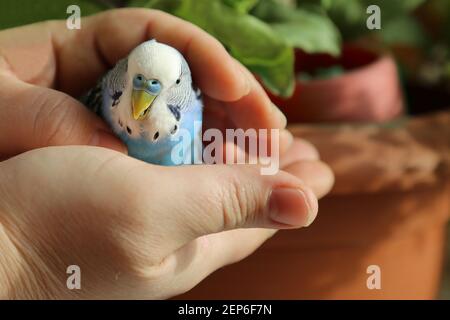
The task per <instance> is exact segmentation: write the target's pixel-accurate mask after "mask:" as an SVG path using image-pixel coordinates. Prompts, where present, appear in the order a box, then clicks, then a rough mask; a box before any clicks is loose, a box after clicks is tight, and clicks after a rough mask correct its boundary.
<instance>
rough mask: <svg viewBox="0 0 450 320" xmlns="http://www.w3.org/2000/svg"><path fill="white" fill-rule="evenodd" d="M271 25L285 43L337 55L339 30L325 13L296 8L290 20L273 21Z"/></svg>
mask: <svg viewBox="0 0 450 320" xmlns="http://www.w3.org/2000/svg"><path fill="white" fill-rule="evenodd" d="M272 27H273V28H274V29H275V31H277V32H278V34H279V35H280V36H281V37H283V38H284V39H285V40H286V41H287V43H289V44H290V45H292V46H293V47H295V48H299V49H302V50H304V51H305V52H308V53H329V54H331V55H335V56H337V55H339V54H340V52H341V37H340V33H339V30H338V29H337V28H336V26H335V25H334V24H333V22H332V21H331V20H330V19H329V18H328V17H327V16H325V15H323V14H319V13H314V12H308V11H305V10H301V9H297V10H295V11H294V12H293V14H292V18H291V20H289V21H287V22H285V23H274V24H272Z"/></svg>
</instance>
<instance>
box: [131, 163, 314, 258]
mask: <svg viewBox="0 0 450 320" xmlns="http://www.w3.org/2000/svg"><path fill="white" fill-rule="evenodd" d="M146 168H147V170H144V168H142V169H141V170H140V171H139V181H140V182H139V185H141V187H139V185H138V186H136V183H137V182H134V188H136V187H138V189H139V190H148V189H149V185H148V184H149V182H148V181H156V180H155V179H157V181H158V184H157V190H158V192H157V193H155V191H153V193H152V194H151V195H150V194H147V193H146V192H142V193H141V194H138V195H136V196H137V199H135V201H133V202H134V203H137V204H138V205H139V206H142V204H145V203H146V202H148V201H149V198H150V199H151V201H152V203H160V204H164V212H171V213H172V214H171V215H170V216H167V215H166V216H165V217H164V219H161V217H160V216H161V213H159V212H158V211H154V212H152V215H157V216H158V219H159V221H161V225H160V228H161V230H164V233H162V234H160V235H158V236H159V237H162V238H164V240H163V242H164V243H166V244H167V249H168V251H167V252H166V255H167V254H169V253H171V252H173V251H174V250H176V249H178V248H179V247H181V246H182V245H184V244H186V243H188V242H189V241H191V240H193V239H195V238H197V237H199V236H202V235H206V234H211V233H217V232H220V231H224V230H231V229H236V228H255V227H262V228H273V229H290V228H298V227H302V226H307V225H309V224H310V223H311V222H312V221H313V220H314V218H315V216H316V215H317V210H318V205H317V199H316V197H315V196H314V194H313V193H312V191H311V190H310V189H309V188H308V187H307V186H306V185H305V184H304V183H302V181H300V180H299V179H297V178H295V177H294V176H292V175H290V174H287V173H285V172H282V171H280V172H278V173H277V174H275V175H273V176H269V175H261V172H260V167H258V166H252V165H234V166H226V165H214V166H212V165H202V166H185V167H176V168H164V169H163V168H158V171H157V176H156V174H155V172H154V167H152V168H150V167H146ZM146 171H147V172H146ZM128 175H130V174H128ZM133 177H135V179H138V175H137V174H136V175H133ZM175 181H176V183H175ZM193 181H195V187H193V184H192V182H193ZM134 211H139V210H134ZM149 219H152V218H151V217H149ZM155 219H156V217H155ZM168 235H170V236H168Z"/></svg>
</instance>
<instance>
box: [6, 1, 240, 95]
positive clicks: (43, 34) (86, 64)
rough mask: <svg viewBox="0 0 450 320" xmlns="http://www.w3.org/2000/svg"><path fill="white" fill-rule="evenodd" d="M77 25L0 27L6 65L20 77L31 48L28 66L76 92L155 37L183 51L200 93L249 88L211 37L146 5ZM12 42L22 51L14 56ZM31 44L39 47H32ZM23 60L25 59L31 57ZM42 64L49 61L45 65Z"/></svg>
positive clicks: (229, 92) (24, 76) (23, 75)
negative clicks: (32, 38) (142, 7)
mask: <svg viewBox="0 0 450 320" xmlns="http://www.w3.org/2000/svg"><path fill="white" fill-rule="evenodd" d="M82 26H83V27H82V28H81V29H80V30H68V29H67V28H66V26H65V21H54V22H47V23H41V24H37V25H32V26H29V27H23V28H17V29H15V30H14V31H13V33H14V35H11V31H8V32H10V34H9V35H6V32H5V33H4V34H1V33H0V42H1V43H2V47H3V48H2V50H1V51H0V55H3V56H4V57H5V58H6V60H7V61H9V64H10V66H11V69H12V70H15V71H17V73H18V74H19V75H20V78H21V79H28V78H30V75H29V74H28V71H27V69H28V68H27V67H26V66H22V64H23V59H22V57H23V56H26V55H27V54H26V52H27V51H28V52H36V53H37V54H38V58H37V59H33V60H37V62H38V65H37V66H35V68H34V69H37V70H38V72H37V73H38V75H39V77H42V78H45V79H49V80H48V81H46V84H51V83H53V82H55V80H57V82H58V86H59V87H58V88H60V89H61V90H64V91H66V92H68V93H71V94H81V93H82V92H83V91H84V90H86V89H87V88H88V87H89V86H92V85H93V84H94V82H95V81H96V79H97V78H98V77H100V76H101V75H102V73H104V72H105V71H106V70H107V69H108V68H110V67H111V66H113V65H114V64H115V63H116V62H117V60H118V59H120V58H123V57H125V56H126V55H127V54H128V53H129V52H130V51H131V50H132V49H133V48H135V47H136V46H137V45H138V44H140V43H142V42H143V41H146V40H149V39H151V38H156V39H157V40H158V41H160V42H163V43H167V44H169V45H171V46H173V47H175V48H177V49H178V50H179V51H180V52H181V53H182V54H183V55H184V56H185V57H186V59H187V61H188V62H189V65H190V67H191V69H192V72H193V76H194V78H195V79H196V81H197V82H198V85H199V86H200V88H201V89H202V91H204V93H205V94H207V95H209V96H211V97H214V98H216V99H220V100H226V101H228V100H237V99H239V98H240V97H242V96H243V95H246V94H247V93H248V92H249V84H248V80H247V78H246V77H245V76H244V75H243V74H242V72H241V70H240V69H239V68H237V67H236V64H235V63H234V61H233V59H232V58H231V57H230V55H229V54H228V53H227V52H226V50H225V48H224V47H223V46H222V45H221V44H220V43H219V42H218V41H217V40H216V39H214V38H213V37H212V36H210V35H209V34H207V33H206V32H205V31H203V30H201V29H200V28H198V27H196V26H194V25H193V24H191V23H189V22H186V21H183V20H181V19H179V18H176V17H173V16H171V15H169V14H166V13H163V12H160V11H156V10H148V9H120V10H109V11H106V12H104V13H101V14H98V15H94V16H91V17H87V18H85V19H83V20H82ZM30 33H32V34H33V35H35V36H36V38H35V39H34V40H31V41H29V40H30V39H29V35H30ZM14 38H15V39H19V42H20V46H18V45H16V44H15V42H14ZM20 39H26V41H25V40H20ZM2 40H3V41H2ZM28 42H29V43H28ZM18 47H20V53H22V55H21V57H18V58H15V55H16V52H17V51H18ZM36 48H38V49H39V50H33V49H36ZM53 53H54V54H53ZM28 55H29V54H28ZM33 58H34V56H33ZM56 61H57V62H58V65H57V67H58V68H57V70H56V71H57V72H55V67H56ZM218 62H219V63H218ZM25 64H26V65H31V62H29V61H28V62H27V63H25ZM48 65H52V68H50V69H49V70H48V69H47V68H46V67H47V66H48ZM74 79H77V81H74Z"/></svg>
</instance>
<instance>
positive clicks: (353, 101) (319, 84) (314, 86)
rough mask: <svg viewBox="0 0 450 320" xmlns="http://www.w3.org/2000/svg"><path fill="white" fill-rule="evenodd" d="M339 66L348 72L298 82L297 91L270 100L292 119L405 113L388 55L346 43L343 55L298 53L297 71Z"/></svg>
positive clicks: (359, 118)
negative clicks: (287, 95)
mask: <svg viewBox="0 0 450 320" xmlns="http://www.w3.org/2000/svg"><path fill="white" fill-rule="evenodd" d="M333 65H340V66H343V67H344V68H345V70H347V72H346V73H344V74H343V75H340V76H336V77H333V78H330V79H323V80H312V81H308V82H302V81H297V83H296V87H295V90H294V94H293V96H292V97H290V98H289V99H287V100H285V99H282V98H279V97H276V96H273V95H270V93H269V95H270V96H271V99H272V100H273V101H274V103H275V104H276V105H278V106H279V107H280V108H281V110H282V111H283V112H284V113H285V114H286V115H287V117H288V118H289V119H290V120H291V121H292V122H323V121H327V122H337V121H386V120H390V119H393V118H395V117H396V116H398V115H399V114H401V113H402V110H403V97H402V92H401V88H400V84H399V80H398V78H399V77H398V73H397V67H396V64H395V61H394V59H393V58H392V57H391V56H389V55H384V54H383V55H379V54H377V53H375V52H374V51H370V50H368V49H362V48H359V47H356V46H350V45H348V46H345V47H344V49H343V52H342V55H341V57H340V58H333V57H331V56H328V55H323V54H319V55H309V54H305V53H303V52H301V51H297V52H296V63H295V70H296V71H297V72H300V71H313V70H316V69H317V68H326V67H330V66H333Z"/></svg>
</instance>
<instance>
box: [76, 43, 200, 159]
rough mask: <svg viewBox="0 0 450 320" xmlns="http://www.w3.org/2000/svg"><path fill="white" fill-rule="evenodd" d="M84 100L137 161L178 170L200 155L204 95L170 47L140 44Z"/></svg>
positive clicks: (159, 44)
mask: <svg viewBox="0 0 450 320" xmlns="http://www.w3.org/2000/svg"><path fill="white" fill-rule="evenodd" d="M81 101H82V102H83V103H84V104H85V105H86V106H87V107H88V108H89V109H90V110H92V111H93V112H95V113H96V114H97V115H99V116H100V117H101V118H102V119H103V120H104V121H105V122H106V123H107V124H108V125H109V127H110V128H111V129H112V131H113V132H114V133H115V134H116V135H117V136H118V137H119V138H120V139H121V140H122V141H123V142H124V143H125V145H126V146H127V148H128V155H130V156H132V157H134V158H137V159H139V160H142V161H145V162H148V163H152V164H157V165H163V166H174V165H180V164H193V163H194V162H195V161H196V159H198V157H201V150H202V143H201V130H202V128H201V124H202V113H203V101H202V94H201V91H200V90H199V89H198V88H197V87H196V86H195V84H194V82H193V80H192V75H191V71H190V69H189V65H188V63H187V61H186V60H185V58H184V57H183V55H182V54H181V53H180V52H179V51H178V50H177V49H175V48H173V47H171V46H169V45H167V44H164V43H161V42H158V41H157V40H156V39H152V40H149V41H145V42H143V43H141V44H139V45H138V46H137V47H135V48H134V49H133V50H132V51H131V52H130V53H129V54H128V56H127V57H125V58H123V59H121V60H119V61H118V62H117V63H116V65H115V66H114V67H113V68H112V69H111V70H109V71H108V72H107V73H106V74H105V75H104V76H103V77H102V78H101V79H100V80H99V81H98V82H97V85H96V86H95V87H94V88H92V89H91V90H90V91H89V92H88V93H87V94H86V95H85V96H83V97H82V99H81ZM198 139H200V140H198Z"/></svg>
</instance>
